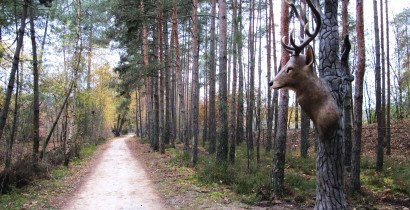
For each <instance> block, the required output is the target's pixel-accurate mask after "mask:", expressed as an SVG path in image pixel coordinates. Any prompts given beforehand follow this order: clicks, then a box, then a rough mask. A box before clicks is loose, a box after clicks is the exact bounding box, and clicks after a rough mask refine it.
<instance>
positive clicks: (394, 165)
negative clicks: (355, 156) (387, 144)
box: [361, 157, 410, 197]
mask: <svg viewBox="0 0 410 210" xmlns="http://www.w3.org/2000/svg"><path fill="white" fill-rule="evenodd" d="M375 166H376V159H375V158H370V157H362V161H361V168H362V170H361V172H362V173H361V181H362V186H363V187H364V188H365V189H368V190H371V191H374V192H378V193H381V192H386V193H388V194H391V195H393V196H402V197H410V179H409V177H410V158H406V159H404V160H395V159H394V158H392V157H385V159H384V167H383V171H382V172H376V168H375Z"/></svg>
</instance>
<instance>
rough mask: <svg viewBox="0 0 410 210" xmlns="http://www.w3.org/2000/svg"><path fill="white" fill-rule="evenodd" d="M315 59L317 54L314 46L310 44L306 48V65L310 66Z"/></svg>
mask: <svg viewBox="0 0 410 210" xmlns="http://www.w3.org/2000/svg"><path fill="white" fill-rule="evenodd" d="M314 60H315V54H314V52H313V48H312V46H310V45H308V46H307V49H306V65H307V66H310V65H312V64H313V61H314Z"/></svg>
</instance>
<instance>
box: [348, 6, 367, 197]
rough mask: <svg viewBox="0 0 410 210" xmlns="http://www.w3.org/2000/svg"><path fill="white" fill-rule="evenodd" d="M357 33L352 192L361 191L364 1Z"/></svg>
mask: <svg viewBox="0 0 410 210" xmlns="http://www.w3.org/2000/svg"><path fill="white" fill-rule="evenodd" d="M356 33H357V52H358V54H357V56H358V58H357V70H356V81H355V91H354V93H355V94H354V99H355V103H354V107H353V110H354V124H353V132H354V137H353V142H352V164H351V167H352V169H351V173H350V182H351V183H350V188H351V189H350V190H351V191H352V192H359V191H360V187H361V184H360V156H361V147H362V146H361V145H362V115H363V114H362V112H363V109H362V107H363V80H364V74H365V70H366V57H365V56H366V49H365V39H364V24H363V0H357V3H356Z"/></svg>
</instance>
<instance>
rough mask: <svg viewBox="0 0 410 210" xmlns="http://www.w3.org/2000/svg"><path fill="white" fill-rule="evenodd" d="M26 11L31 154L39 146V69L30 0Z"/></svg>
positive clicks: (36, 150) (34, 152)
mask: <svg viewBox="0 0 410 210" xmlns="http://www.w3.org/2000/svg"><path fill="white" fill-rule="evenodd" d="M29 4H30V5H29V7H28V13H29V16H30V37H31V47H32V53H33V113H34V115H33V128H34V129H33V156H35V154H37V153H38V150H39V147H40V100H39V97H40V93H39V87H38V81H39V73H38V72H39V71H38V59H37V42H36V35H35V34H36V31H35V25H34V11H33V4H32V1H29Z"/></svg>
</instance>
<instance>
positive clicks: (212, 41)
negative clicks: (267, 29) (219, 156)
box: [208, 0, 216, 154]
mask: <svg viewBox="0 0 410 210" xmlns="http://www.w3.org/2000/svg"><path fill="white" fill-rule="evenodd" d="M215 19H216V0H211V29H210V33H211V34H210V45H211V46H210V48H209V51H210V55H209V56H210V57H209V59H210V71H209V118H208V120H209V122H208V124H209V130H210V132H209V148H208V152H209V154H214V153H215V151H216V135H215V132H213V131H215V130H216V121H215V118H216V114H215V82H216V80H215V74H216V56H215V46H216V45H215V39H216V37H215Z"/></svg>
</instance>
